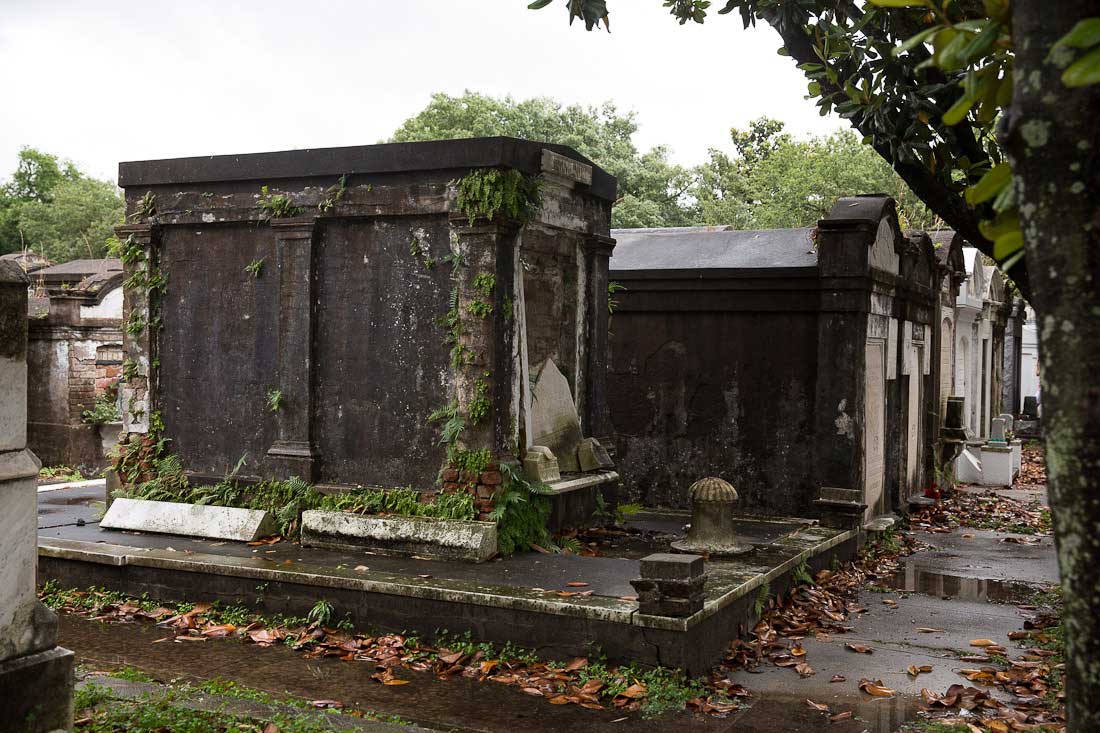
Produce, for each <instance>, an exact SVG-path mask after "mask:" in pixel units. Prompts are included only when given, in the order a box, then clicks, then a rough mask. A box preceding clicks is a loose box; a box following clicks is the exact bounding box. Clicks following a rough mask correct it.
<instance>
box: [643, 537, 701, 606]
mask: <svg viewBox="0 0 1100 733" xmlns="http://www.w3.org/2000/svg"><path fill="white" fill-rule="evenodd" d="M641 571H642V577H641V578H638V579H637V580H632V581H630V584H631V585H632V586H634V590H636V591H638V611H639V612H640V613H644V614H647V615H649V616H673V617H678V618H686V617H688V616H691V615H693V614H696V613H698V612H699V611H702V610H703V586H704V585H706V582H707V576H706V573H705V572H703V556H702V555H674V554H671V553H666V552H658V553H654V554H652V555H648V556H647V557H643V558H642V563H641Z"/></svg>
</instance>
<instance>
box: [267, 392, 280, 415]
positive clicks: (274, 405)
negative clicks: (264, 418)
mask: <svg viewBox="0 0 1100 733" xmlns="http://www.w3.org/2000/svg"><path fill="white" fill-rule="evenodd" d="M282 406H283V391H282V390H280V389H274V388H272V389H269V390H267V409H269V410H271V411H272V412H278V411H279V409H280V408H281V407H282Z"/></svg>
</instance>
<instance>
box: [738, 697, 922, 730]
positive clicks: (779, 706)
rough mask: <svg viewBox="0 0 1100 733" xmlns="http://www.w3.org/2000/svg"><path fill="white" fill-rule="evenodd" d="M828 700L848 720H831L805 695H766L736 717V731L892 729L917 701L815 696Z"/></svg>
mask: <svg viewBox="0 0 1100 733" xmlns="http://www.w3.org/2000/svg"><path fill="white" fill-rule="evenodd" d="M815 702H822V703H827V704H828V705H829V706H830V707H831V709H832V710H833V711H834V712H841V711H848V710H850V711H852V713H853V715H852V717H851V718H850V719H848V720H841V721H837V722H836V723H830V722H829V719H828V717H827V716H826V715H825V714H824V713H820V712H818V711H816V710H813V709H811V708H810V707H809V706H808V705H807V704H806V700H805V699H804V698H796V697H794V696H787V695H778V696H776V695H772V696H769V695H765V696H764V697H762V698H761V699H760V700H758V701H757V702H755V703H754V704H753V706H752V707H751V708H750V709H749V710H747V711H745V712H744V713H742V714H741V715H740V717H738V719H737V724H736V726H735V728H734V730H736V731H737V733H742V732H743V733H778V732H779V731H783V733H788V732H789V731H795V732H799V731H805V732H806V733H810V732H811V731H812V732H813V733H818V732H819V731H825V730H827V731H829V732H830V733H863V731H866V732H867V733H894V731H896V730H897V729H898V728H899V727H901V724H902V723H904V722H905V721H907V720H912V719H913V718H915V717H916V714H917V710H919V704H918V702H917V700H914V699H912V698H907V697H900V696H898V697H891V698H878V699H870V698H860V699H855V698H841V699H839V700H815Z"/></svg>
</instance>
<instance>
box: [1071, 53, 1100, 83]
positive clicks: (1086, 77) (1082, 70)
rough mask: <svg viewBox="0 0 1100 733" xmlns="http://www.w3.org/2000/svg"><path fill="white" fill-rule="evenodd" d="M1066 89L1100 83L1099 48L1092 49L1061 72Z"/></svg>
mask: <svg viewBox="0 0 1100 733" xmlns="http://www.w3.org/2000/svg"><path fill="white" fill-rule="evenodd" d="M1062 83H1063V84H1065V85H1066V86H1067V87H1086V86H1089V85H1090V84H1098V83H1100V48H1094V49H1093V50H1091V51H1089V52H1088V53H1086V54H1085V55H1084V56H1082V57H1081V58H1079V59H1077V60H1076V61H1074V62H1073V63H1072V64H1070V65H1069V68H1068V69H1066V70H1065V71H1063V72H1062Z"/></svg>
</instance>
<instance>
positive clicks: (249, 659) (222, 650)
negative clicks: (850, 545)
mask: <svg viewBox="0 0 1100 733" xmlns="http://www.w3.org/2000/svg"><path fill="white" fill-rule="evenodd" d="M60 631H61V644H62V645H63V646H65V647H66V648H69V649H72V650H73V651H75V652H76V655H77V663H78V664H80V665H82V666H83V667H84V668H85V670H87V671H89V672H104V671H105V672H108V673H109V671H110V670H111V669H117V668H119V667H123V666H127V667H134V668H137V669H140V670H142V671H144V672H146V673H147V674H150V675H151V676H153V677H154V678H156V679H157V680H158V681H161V682H169V681H190V682H196V681H200V680H206V679H213V678H221V679H231V680H234V681H235V682H237V683H238V684H240V685H244V686H247V687H252V688H255V689H259V690H264V691H266V692H269V693H271V694H275V695H288V696H291V697H297V698H301V699H305V700H318V699H337V700H339V701H340V702H342V703H344V705H345V706H354V707H357V708H360V709H364V710H370V711H373V712H375V713H378V714H384V715H399V716H401V717H402V718H403V719H405V720H408V721H410V722H412V723H414V724H416V725H418V726H421V727H424V728H430V729H433V730H441V731H459V730H461V731H487V732H488V731H492V732H494V733H495V732H497V731H499V732H502V733H503V732H505V731H507V732H509V733H510V732H511V731H519V730H523V731H535V732H546V733H550V732H551V731H577V730H583V731H623V730H628V729H629V730H637V731H654V732H663V731H681V730H684V729H690V730H699V731H739V732H740V731H761V732H763V731H767V732H768V733H776V732H777V731H807V732H808V731H819V730H822V729H823V728H824V726H828V730H829V731H833V732H835V733H859V732H860V731H869V732H870V733H889V732H890V731H894V730H896V729H897V726H898V725H899V724H900V722H901V721H903V720H905V719H907V718H909V717H911V716H912V714H913V713H914V711H915V709H916V708H915V702H914V701H913V700H908V699H903V698H894V699H891V700H872V699H870V698H868V697H867V696H866V695H862V693H858V692H857V693H856V694H854V695H830V696H829V698H828V699H827V700H825V699H822V700H818V701H819V702H828V703H829V704H830V705H833V706H834V707H835V709H836V710H838V711H839V710H852V711H854V712H855V713H856V717H854V718H853V719H851V720H846V721H841V722H838V723H834V724H829V723H828V722H827V721H826V719H825V717H824V715H823V714H822V713H819V712H816V711H814V710H811V709H809V708H808V707H807V706H806V703H805V696H803V695H802V693H801V692H798V693H796V694H793V695H792V694H791V693H790V692H789V691H783V690H778V691H770V690H769V691H767V692H764V693H763V694H761V695H758V696H757V697H755V698H753V699H751V700H749V701H747V703H746V704H747V707H746V708H745V709H743V710H741V711H738V712H737V713H735V714H732V715H730V717H728V718H725V719H720V718H714V717H707V716H702V715H694V714H690V713H686V712H682V713H666V714H664V715H661V716H657V717H655V718H651V719H646V718H644V717H643V716H641V715H640V714H639V713H629V714H624V713H622V712H620V711H617V710H614V709H608V710H604V711H595V710H587V709H585V708H581V707H578V706H576V705H561V706H558V705H550V704H549V703H548V702H547V701H546V700H545V699H542V698H535V697H532V696H530V695H526V694H524V693H522V692H520V691H519V690H518V689H516V688H515V687H512V686H509V685H503V684H499V683H495V682H477V681H475V680H471V679H466V678H462V677H453V678H451V679H449V680H446V681H442V680H438V679H436V678H435V677H434V676H432V675H430V674H427V673H418V672H412V671H409V670H400V671H399V672H398V676H399V677H400V678H402V679H407V680H409V681H410V683H409V684H407V685H400V686H383V685H380V684H379V683H377V682H375V681H374V680H372V679H370V675H371V674H372V673H373V672H374V671H375V667H374V665H373V664H371V663H369V662H343V661H340V660H337V659H331V658H329V659H306V658H305V657H303V656H302V655H301V654H300V653H299V652H295V651H293V650H291V649H287V648H285V647H280V646H273V647H267V648H263V647H258V646H255V645H251V644H246V643H244V642H241V641H238V640H233V639H210V640H208V641H205V642H188V643H184V642H172V641H165V642H159V641H157V640H158V639H165V638H167V639H171V638H172V636H173V634H172V632H171V631H167V630H164V629H157V628H156V627H154V626H151V625H138V624H107V623H102V622H98V621H89V620H87V619H83V618H80V617H75V616H68V615H65V616H62V617H61V629H60ZM790 674H793V673H790ZM759 678H760V676H759V675H755V676H752V679H751V681H755V680H757V679H759Z"/></svg>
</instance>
